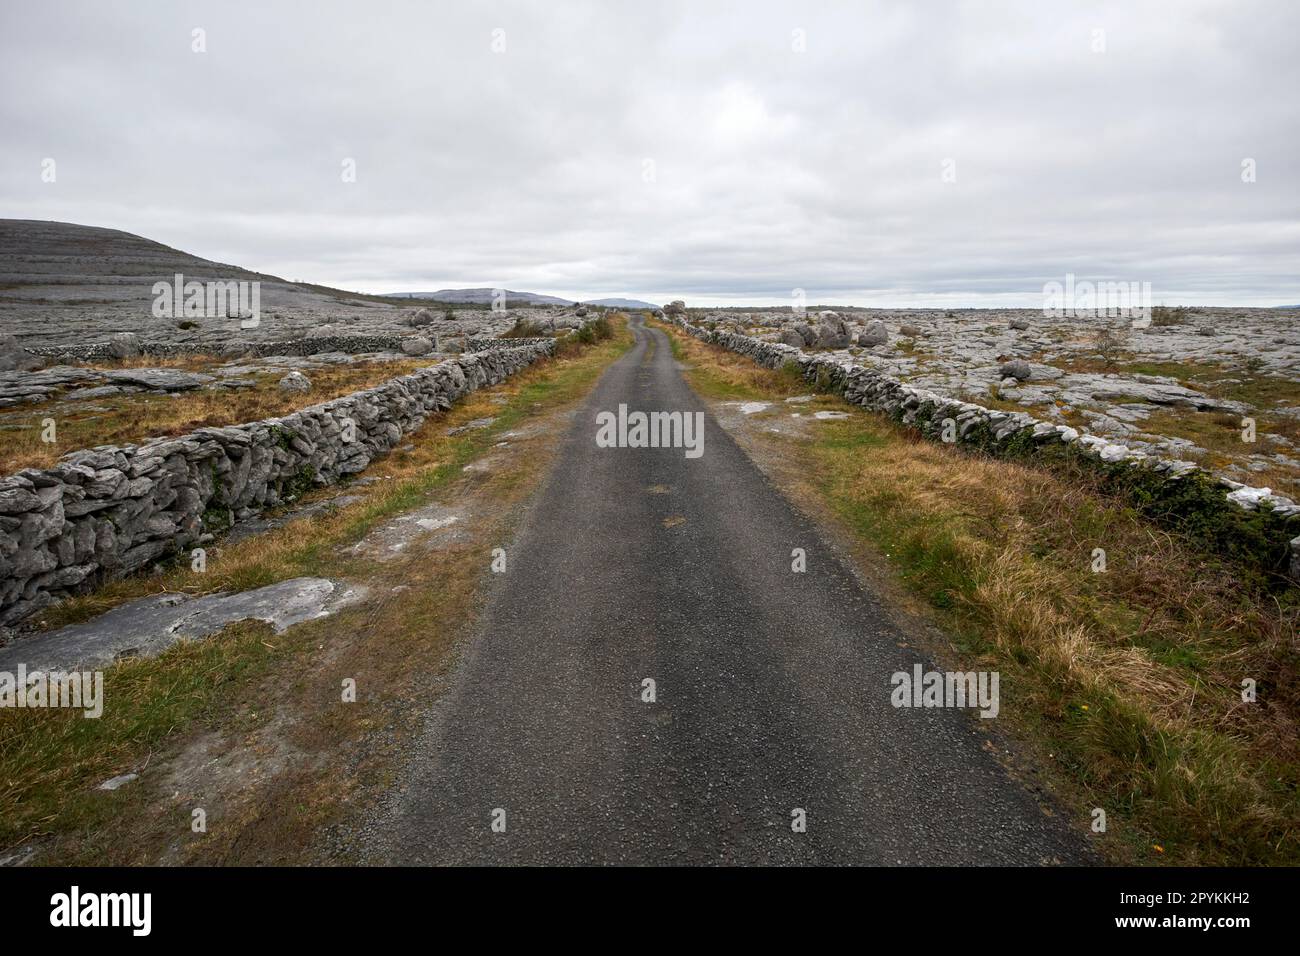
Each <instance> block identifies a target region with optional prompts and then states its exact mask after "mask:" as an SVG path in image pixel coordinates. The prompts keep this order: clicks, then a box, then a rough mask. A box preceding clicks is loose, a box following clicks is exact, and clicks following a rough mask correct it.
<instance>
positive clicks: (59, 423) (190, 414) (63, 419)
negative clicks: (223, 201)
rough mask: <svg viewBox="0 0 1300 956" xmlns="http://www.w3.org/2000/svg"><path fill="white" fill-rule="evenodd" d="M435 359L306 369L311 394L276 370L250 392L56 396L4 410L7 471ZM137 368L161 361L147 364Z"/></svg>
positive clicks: (235, 416)
mask: <svg viewBox="0 0 1300 956" xmlns="http://www.w3.org/2000/svg"><path fill="white" fill-rule="evenodd" d="M133 361H134V360H133ZM175 361H176V362H177V363H179V364H175V365H171V366H169V367H177V368H185V369H186V370H189V371H207V370H208V368H210V365H206V364H204V362H203V361H200V360H197V359H193V358H190V359H187V360H175ZM205 361H208V362H210V361H212V360H205ZM431 364H433V361H432V360H428V359H408V360H403V361H391V362H364V363H360V362H358V363H354V364H350V365H329V366H325V367H323V368H318V369H309V370H308V371H307V373H306V374H307V377H308V378H310V379H311V383H312V390H311V391H310V392H307V393H306V394H300V393H286V392H281V391H280V389H279V387H278V383H279V380H280V378H281V377H282V375H283V373H279V372H277V373H268V374H259V375H253V376H249V377H251V378H255V379H257V385H256V387H252V388H246V389H236V390H229V391H226V390H222V391H215V390H214V391H208V390H205V389H201V390H197V391H193V392H181V393H178V394H176V395H174V396H173V395H151V394H132V395H118V396H112V397H110V398H103V399H95V400H93V401H89V402H84V403H83V402H74V403H64V404H59V403H57V401H55V402H42V403H40V404H36V405H25V406H21V407H20V408H17V409H15V410H13V411H8V412H5V413H3V414H0V428H6V429H8V431H7V433H6V437H5V445H4V452H3V457H0V474H9V473H12V472H14V471H17V470H18V469H20V468H48V467H50V466H51V465H53V464H54V463H55V462H57V461H58V460H59V458H60V457H61V456H62V455H65V454H67V453H68V452H71V451H76V450H78V449H81V448H89V447H93V446H95V445H121V444H127V443H138V442H140V441H143V440H144V439H146V438H154V437H157V436H161V435H184V434H186V433H187V432H191V431H194V429H196V428H205V427H210V426H215V425H236V424H240V423H241V422H251V421H257V420H258V419H261V418H274V417H279V416H283V415H288V414H289V413H290V412H294V411H297V410H298V409H300V408H306V407H307V406H309V405H317V404H319V403H321V402H327V401H329V400H330V399H334V398H339V397H340V396H343V395H347V394H348V393H350V392H355V391H358V390H359V389H363V388H370V387H372V386H375V385H379V384H381V383H383V382H386V381H388V380H389V379H391V378H396V377H397V376H399V375H406V374H408V373H410V372H413V371H415V370H416V369H417V368H422V367H424V366H426V365H431ZM118 367H127V365H125V364H122V365H119V366H118ZM133 367H140V368H153V367H157V365H156V363H153V362H147V363H143V364H141V365H138V366H133ZM46 418H53V419H54V422H55V427H56V435H57V437H58V441H57V442H55V443H53V444H46V443H45V442H43V441H42V440H41V434H42V429H43V426H42V422H43V420H44V419H46Z"/></svg>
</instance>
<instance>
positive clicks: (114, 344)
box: [108, 332, 140, 359]
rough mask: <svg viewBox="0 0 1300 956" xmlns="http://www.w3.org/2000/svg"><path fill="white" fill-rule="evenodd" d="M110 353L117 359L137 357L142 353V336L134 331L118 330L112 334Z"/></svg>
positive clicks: (109, 343) (109, 340) (109, 342)
mask: <svg viewBox="0 0 1300 956" xmlns="http://www.w3.org/2000/svg"><path fill="white" fill-rule="evenodd" d="M108 354H109V355H111V356H112V357H113V358H115V359H129V358H136V357H137V356H139V354H140V337H139V336H138V335H136V334H135V333H134V332H118V333H116V334H115V335H110V336H109V337H108Z"/></svg>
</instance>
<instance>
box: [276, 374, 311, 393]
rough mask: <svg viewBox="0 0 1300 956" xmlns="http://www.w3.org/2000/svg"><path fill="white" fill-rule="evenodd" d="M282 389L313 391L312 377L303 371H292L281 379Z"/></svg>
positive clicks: (301, 391)
mask: <svg viewBox="0 0 1300 956" xmlns="http://www.w3.org/2000/svg"><path fill="white" fill-rule="evenodd" d="M280 391H282V392H299V393H306V392H310V391H311V379H309V378H308V377H307V376H306V375H303V374H302V372H297V371H294V372H290V373H289V374H288V375H286V376H285V377H284V378H282V379H280Z"/></svg>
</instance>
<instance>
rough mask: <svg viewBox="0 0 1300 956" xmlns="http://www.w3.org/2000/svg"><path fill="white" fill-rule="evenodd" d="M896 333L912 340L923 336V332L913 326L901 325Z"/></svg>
mask: <svg viewBox="0 0 1300 956" xmlns="http://www.w3.org/2000/svg"><path fill="white" fill-rule="evenodd" d="M898 331H899V332H900V333H901V334H903V335H906V336H907V337H908V338H912V339H919V338H920V337H921V336H923V335H925V331H924V330H923V329H921V328H920V327H918V326H915V325H901V326H899V327H898Z"/></svg>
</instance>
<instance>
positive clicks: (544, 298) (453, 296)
mask: <svg viewBox="0 0 1300 956" xmlns="http://www.w3.org/2000/svg"><path fill="white" fill-rule="evenodd" d="M497 291H498V290H496V289H439V290H438V291H437V292H387V293H380V295H382V296H384V297H385V298H389V299H432V300H434V301H436V302H449V303H456V304H466V305H491V304H492V298H493V296H494V295H496V293H497ZM501 291H504V292H505V294H506V301H507V302H509V303H511V304H512V305H513V304H516V303H520V302H522V303H524V304H526V305H572V304H573V301H572V300H571V299H561V298H559V297H557V296H553V295H543V294H542V293H540V292H516V291H515V290H514V289H504V290H501ZM579 301H580V302H581V303H582V304H583V305H603V306H607V307H609V308H612V309H657V308H658V306H657V305H654V304H653V303H651V302H643V301H641V300H640V299H623V298H618V297H615V298H606V299H581V300H579Z"/></svg>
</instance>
